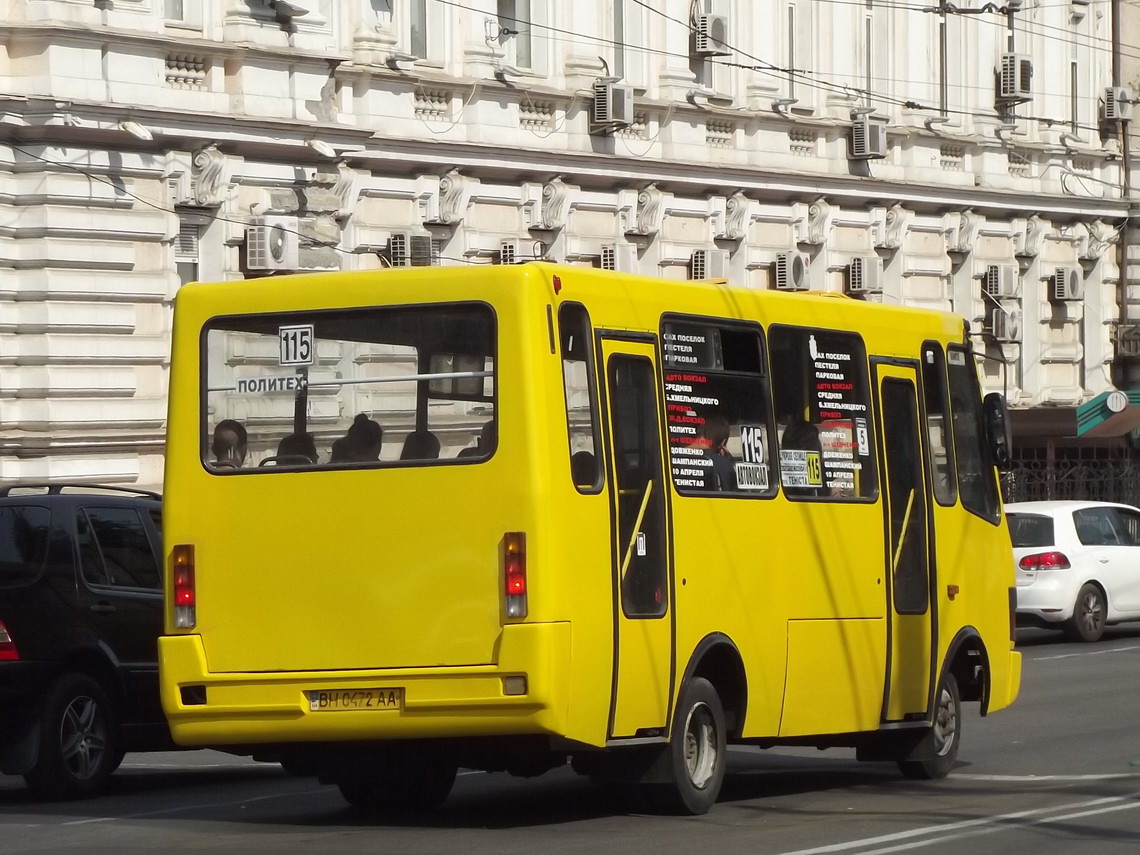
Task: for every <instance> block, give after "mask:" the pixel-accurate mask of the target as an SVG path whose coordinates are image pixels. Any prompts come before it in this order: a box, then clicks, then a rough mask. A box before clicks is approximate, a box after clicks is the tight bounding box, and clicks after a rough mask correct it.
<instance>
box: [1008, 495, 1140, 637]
mask: <svg viewBox="0 0 1140 855" xmlns="http://www.w3.org/2000/svg"><path fill="white" fill-rule="evenodd" d="M1005 512H1006V519H1007V520H1008V521H1009V533H1010V537H1011V538H1012V540H1013V557H1014V562H1015V563H1016V565H1017V622H1018V625H1019V626H1044V627H1054V628H1057V629H1063V630H1064V631H1065V633H1066V634H1067V635H1068V636H1069V637H1070V638H1073V639H1074V640H1078V641H1096V640H1097V639H1099V638H1100V637H1101V636H1102V635H1103V634H1104V628H1105V626H1106V625H1108V624H1113V623H1118V622H1120V621H1127V620H1140V509H1138V508H1134V507H1132V506H1131V505H1118V504H1114V503H1111V502H1078V501H1064V502H1062V501H1057V502H1014V503H1011V504H1008V505H1006V506H1005Z"/></svg>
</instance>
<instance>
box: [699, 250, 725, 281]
mask: <svg viewBox="0 0 1140 855" xmlns="http://www.w3.org/2000/svg"><path fill="white" fill-rule="evenodd" d="M727 277H728V250H726V249H695V250H693V257H692V259H691V261H690V262H689V278H690V279H726V278H727Z"/></svg>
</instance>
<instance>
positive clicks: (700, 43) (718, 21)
mask: <svg viewBox="0 0 1140 855" xmlns="http://www.w3.org/2000/svg"><path fill="white" fill-rule="evenodd" d="M695 36H696V38H695V43H694V45H693V52H694V53H696V54H698V55H699V56H730V55H731V54H732V49H731V48H730V47H729V46H728V17H727V16H725V15H697V29H696V33H695Z"/></svg>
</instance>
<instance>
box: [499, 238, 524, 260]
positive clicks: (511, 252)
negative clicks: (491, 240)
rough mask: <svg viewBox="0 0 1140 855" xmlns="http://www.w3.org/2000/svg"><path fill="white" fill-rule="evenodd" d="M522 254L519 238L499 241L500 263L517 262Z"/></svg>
mask: <svg viewBox="0 0 1140 855" xmlns="http://www.w3.org/2000/svg"><path fill="white" fill-rule="evenodd" d="M521 255H522V253H521V252H520V251H519V242H518V241H517V240H504V241H499V256H498V262H497V263H498V264H516V263H518V260H519V258H520V256H521Z"/></svg>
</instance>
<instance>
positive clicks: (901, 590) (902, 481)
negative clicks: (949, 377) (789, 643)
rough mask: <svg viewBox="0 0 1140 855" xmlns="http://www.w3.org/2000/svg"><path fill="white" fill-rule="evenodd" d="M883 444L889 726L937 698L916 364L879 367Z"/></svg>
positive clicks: (919, 714)
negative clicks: (935, 696)
mask: <svg viewBox="0 0 1140 855" xmlns="http://www.w3.org/2000/svg"><path fill="white" fill-rule="evenodd" d="M875 376H876V381H875V382H876V385H877V387H878V397H879V414H880V420H881V421H880V424H879V436H880V438H881V442H882V444H883V452H884V462H885V471H884V477H883V493H884V501H883V509H884V512H885V515H886V519H885V521H884V524H885V526H886V531H887V538H886V544H887V555H886V568H885V572H886V573H887V578H888V579H889V580H890V585H888V586H887V591H888V597H889V601H888V604H887V608H888V620H889V621H890V627H889V633H890V644H889V647H888V653H887V655H888V657H889V658H888V667H887V686H886V694H885V697H884V702H883V709H884V715H883V718H884V720H886V721H896V722H897V721H914V720H921V719H922V718H923V717H924V716H925V714H926V712H927V710H928V709H929V706H930V697H931V696H932V693H933V686H932V685H931V684H932V680H933V673H934V672H933V666H932V658H933V651H934V650H935V637H934V634H935V626H936V617H937V616H936V615H935V613H934V608H933V604H932V602H931V596H930V593H931V591H932V590H934V577H935V567H934V562H933V559H932V557H931V556H932V554H933V553H932V550H931V548H930V545H931V532H930V521H929V508H930V497H929V495H928V491H929V489H930V486H929V484H928V483H927V479H926V476H925V472H926V469H925V467H924V466H923V442H922V435H921V432H920V430H919V425H920V423H921V422H920V419H919V410H918V373H917V365H912V364H900V363H899V362H897V361H894V362H889V363H888V362H885V361H883V362H876V363H875Z"/></svg>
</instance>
